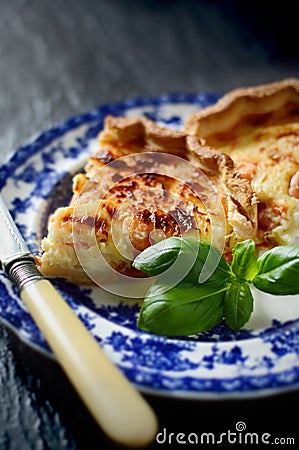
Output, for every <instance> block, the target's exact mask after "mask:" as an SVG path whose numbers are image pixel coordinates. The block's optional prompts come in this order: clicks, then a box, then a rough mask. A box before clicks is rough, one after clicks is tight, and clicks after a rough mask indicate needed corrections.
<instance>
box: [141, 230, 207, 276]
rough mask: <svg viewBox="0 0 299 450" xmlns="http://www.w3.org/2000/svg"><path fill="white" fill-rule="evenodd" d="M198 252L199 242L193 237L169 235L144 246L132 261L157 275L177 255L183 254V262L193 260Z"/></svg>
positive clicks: (173, 260) (147, 271)
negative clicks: (146, 246) (185, 237)
mask: <svg viewBox="0 0 299 450" xmlns="http://www.w3.org/2000/svg"><path fill="white" fill-rule="evenodd" d="M198 252H199V242H198V241H196V240H195V239H183V238H180V237H170V238H168V239H164V240H162V241H160V242H157V243H156V244H154V245H152V246H150V247H148V248H146V249H145V250H144V251H143V252H141V253H140V254H139V255H138V256H137V257H136V258H135V260H134V261H133V266H134V267H135V268H136V269H138V270H141V271H142V272H145V273H147V274H149V275H151V276H155V275H159V274H161V273H163V272H164V271H165V270H167V269H169V267H171V266H172V265H173V264H174V263H175V261H176V259H177V257H178V255H179V254H180V253H183V254H184V255H185V258H186V259H185V263H186V262H190V261H192V260H193V262H192V264H191V267H192V266H193V264H194V262H195V260H196V258H197V255H198Z"/></svg>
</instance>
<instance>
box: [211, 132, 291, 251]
mask: <svg viewBox="0 0 299 450" xmlns="http://www.w3.org/2000/svg"><path fill="white" fill-rule="evenodd" d="M213 145H214V146H215V147H216V148H217V149H218V150H220V151H222V152H224V153H227V154H229V155H230V156H231V158H232V159H233V161H234V162H235V164H236V167H237V168H238V169H239V171H240V172H241V174H242V175H243V176H245V177H246V178H247V179H248V180H250V181H251V183H252V187H253V189H254V191H255V193H256V194H257V197H258V199H259V207H258V208H259V240H260V243H261V244H262V245H264V246H267V242H268V243H271V242H274V243H275V244H279V245H284V244H291V243H292V242H293V241H294V239H295V236H296V232H297V230H298V225H299V204H298V198H299V124H298V123H284V124H279V125H273V124H271V125H266V126H259V127H256V128H253V129H251V131H248V132H247V133H239V134H238V133H235V134H234V135H233V137H232V138H231V139H230V141H229V142H224V143H222V142H221V139H219V138H218V139H217V140H214V141H213Z"/></svg>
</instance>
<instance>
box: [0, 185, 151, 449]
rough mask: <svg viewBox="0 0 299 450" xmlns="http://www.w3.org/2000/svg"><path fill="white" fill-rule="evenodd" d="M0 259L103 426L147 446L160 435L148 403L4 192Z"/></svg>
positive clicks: (128, 442) (122, 439)
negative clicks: (55, 280)
mask: <svg viewBox="0 0 299 450" xmlns="http://www.w3.org/2000/svg"><path fill="white" fill-rule="evenodd" d="M0 244H1V246H0V261H1V264H2V269H3V270H4V272H5V273H6V275H7V276H8V278H10V280H11V281H12V282H13V283H14V284H15V285H16V286H17V287H18V289H19V292H20V297H21V298H22V300H23V301H24V303H25V305H26V307H27V309H28V311H29V313H30V314H31V316H32V318H33V319H34V321H35V322H36V324H37V326H38V327H39V328H40V330H41V331H42V333H43V335H44V337H45V339H46V340H47V342H48V344H49V346H50V347H51V349H52V351H53V352H54V353H55V355H56V357H57V359H58V362H59V363H60V365H61V367H62V369H63V370H64V371H65V373H66V375H67V376H68V378H69V380H70V381H71V383H72V384H73V386H74V388H75V389H76V391H77V392H78V394H79V396H80V397H81V399H82V400H83V402H84V403H85V405H86V407H87V408H88V410H89V411H90V412H91V414H92V416H93V417H94V419H95V420H96V422H97V423H98V424H99V425H100V427H101V428H102V430H103V431H104V432H105V433H106V434H107V436H109V438H110V439H112V440H114V441H115V442H117V443H119V444H122V445H125V446H128V447H130V448H134V447H143V446H146V445H148V444H149V443H150V442H151V441H152V440H153V439H154V437H155V435H156V433H157V428H158V423H157V418H156V415H155V413H154V412H153V410H152V409H151V407H150V406H149V404H148V403H147V402H146V401H145V399H144V397H143V396H142V395H141V393H140V392H139V391H137V389H135V388H134V387H133V385H132V384H131V383H130V382H129V381H128V379H127V378H126V377H125V376H124V375H123V373H122V372H121V371H120V370H119V369H118V368H117V367H116V366H115V365H114V364H113V363H112V362H111V361H110V359H109V358H108V357H107V356H106V354H105V352H104V351H103V350H102V349H101V347H100V346H99V344H98V343H97V342H96V340H95V339H94V338H93V337H92V336H91V334H90V333H89V332H88V330H87V329H86V327H85V326H84V325H83V323H82V322H81V321H80V319H78V317H77V316H76V315H75V313H74V312H73V311H72V310H71V308H70V307H69V306H68V305H67V303H66V302H65V301H64V300H63V298H62V297H61V295H60V294H59V292H58V291H57V290H56V289H55V288H54V286H53V285H52V284H51V283H50V281H49V280H47V279H46V278H44V277H43V276H42V274H41V273H40V272H39V271H38V269H37V267H36V264H35V260H34V256H33V255H32V254H31V253H30V250H29V248H28V246H27V244H26V242H25V240H24V238H23V236H22V235H21V233H20V231H19V230H18V228H17V226H16V224H15V223H14V221H13V219H12V217H11V215H10V213H9V211H8V209H7V206H6V204H5V202H4V201H3V198H2V196H1V194H0Z"/></svg>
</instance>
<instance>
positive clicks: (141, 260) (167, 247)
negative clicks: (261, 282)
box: [133, 237, 231, 284]
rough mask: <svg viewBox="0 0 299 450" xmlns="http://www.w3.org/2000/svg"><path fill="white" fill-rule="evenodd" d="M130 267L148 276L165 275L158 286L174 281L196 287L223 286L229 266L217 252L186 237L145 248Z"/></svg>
mask: <svg viewBox="0 0 299 450" xmlns="http://www.w3.org/2000/svg"><path fill="white" fill-rule="evenodd" d="M133 266H134V267H135V268H136V269H138V270H141V271H142V272H145V273H147V274H149V275H151V276H157V275H161V274H162V273H164V272H166V271H167V270H168V269H171V271H169V272H168V273H165V277H161V278H160V282H164V283H166V284H167V283H168V282H169V281H173V280H178V282H179V281H182V280H185V281H188V282H193V283H195V284H197V283H198V282H199V281H200V277H201V276H202V277H203V278H204V280H205V281H206V280H207V279H209V281H213V280H214V281H216V282H218V281H219V279H220V278H221V279H222V280H223V282H224V281H225V280H226V279H227V278H228V277H229V276H230V275H231V271H230V266H229V265H228V264H227V262H226V261H225V260H224V258H223V257H222V255H221V253H220V252H219V250H217V249H216V248H215V247H213V246H211V245H210V244H209V243H207V242H205V241H198V240H195V239H192V238H186V237H184V238H183V237H171V238H168V239H165V240H163V241H160V242H158V243H157V244H154V245H152V246H151V247H148V248H147V249H145V250H144V251H143V252H141V253H140V254H139V255H138V256H137V257H136V258H135V260H134V261H133Z"/></svg>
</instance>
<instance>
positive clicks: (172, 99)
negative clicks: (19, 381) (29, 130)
mask: <svg viewBox="0 0 299 450" xmlns="http://www.w3.org/2000/svg"><path fill="white" fill-rule="evenodd" d="M220 95H221V94H220V93H217V92H210V91H207V92H200V93H187V94H183V93H170V94H162V95H159V96H154V97H145V96H140V97H136V98H131V99H128V100H124V101H121V102H115V103H106V104H104V105H101V106H98V107H96V108H94V109H92V110H91V111H89V112H85V113H82V114H78V115H74V116H71V117H69V118H68V119H66V120H64V121H62V122H61V123H60V124H57V125H55V126H53V127H51V128H49V129H46V130H43V131H41V132H40V133H38V134H36V135H35V136H33V137H32V138H31V139H30V140H29V141H28V142H27V143H26V144H25V145H23V146H21V147H19V148H18V149H16V150H15V151H14V152H13V153H12V154H11V155H10V157H9V158H8V159H7V161H5V162H4V164H3V165H2V166H1V167H0V189H2V188H3V187H4V186H5V184H6V183H5V182H6V180H7V179H8V178H9V177H10V176H11V175H12V174H13V172H14V171H15V170H16V169H17V168H18V167H19V166H20V165H21V164H24V163H25V161H26V160H27V159H28V158H30V157H31V156H32V155H33V154H34V153H35V152H36V153H38V152H39V151H41V150H42V149H43V148H44V147H45V146H46V145H50V144H51V142H53V141H54V140H55V139H57V138H59V137H62V136H65V135H67V134H68V133H69V132H70V131H72V130H74V129H77V128H79V127H80V126H82V125H85V124H90V123H92V122H93V121H95V120H97V121H100V120H102V121H103V120H104V119H105V117H106V116H107V115H108V114H113V113H114V112H115V111H116V110H117V111H121V110H123V111H127V110H129V109H130V108H132V107H134V108H136V107H138V106H140V107H143V106H148V105H163V104H167V103H171V104H174V103H178V104H179V103H192V104H196V103H197V104H200V103H201V102H202V101H203V99H204V98H206V97H207V96H211V98H214V100H216V99H217V98H219V97H220ZM119 115H120V114H119ZM0 283H2V280H0ZM0 319H1V321H2V322H3V323H5V325H6V326H8V327H9V328H10V329H11V330H12V331H13V332H14V333H15V334H16V335H17V336H18V337H19V338H20V339H21V340H22V342H24V343H25V344H26V345H29V346H30V347H31V348H33V349H34V350H35V351H39V352H41V353H42V354H44V355H46V356H47V357H50V358H52V359H54V360H56V357H55V355H53V353H52V352H48V351H47V350H45V349H43V348H41V347H40V346H38V345H37V344H35V343H34V342H32V341H30V340H28V339H27V338H26V336H25V335H24V334H22V333H21V332H20V330H18V329H17V328H16V327H15V326H14V325H12V324H11V323H9V321H7V320H6V319H4V318H3V317H2V315H1V317H0ZM237 342H240V341H237ZM133 383H134V382H133ZM136 387H137V388H138V389H140V390H141V391H143V392H144V393H148V394H153V395H158V396H161V395H162V396H173V392H174V391H163V390H161V389H160V390H157V389H152V388H148V387H146V386H139V385H138V384H137V385H136ZM298 388H299V378H298V380H297V383H295V384H294V385H291V386H285V387H284V388H282V387H280V388H277V389H276V390H275V389H271V388H268V389H266V390H265V389H260V390H254V391H253V390H249V391H244V392H242V391H236V392H225V393H220V392H215V393H211V392H208V393H203V392H199V393H198V394H197V395H196V393H195V392H194V391H191V392H185V391H183V392H182V391H178V392H176V394H175V397H183V398H186V399H187V398H189V399H199V398H200V399H211V398H214V397H215V398H217V399H219V398H225V399H232V398H248V397H252V396H254V397H258V396H265V395H273V394H276V393H281V392H284V391H289V390H294V389H298Z"/></svg>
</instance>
